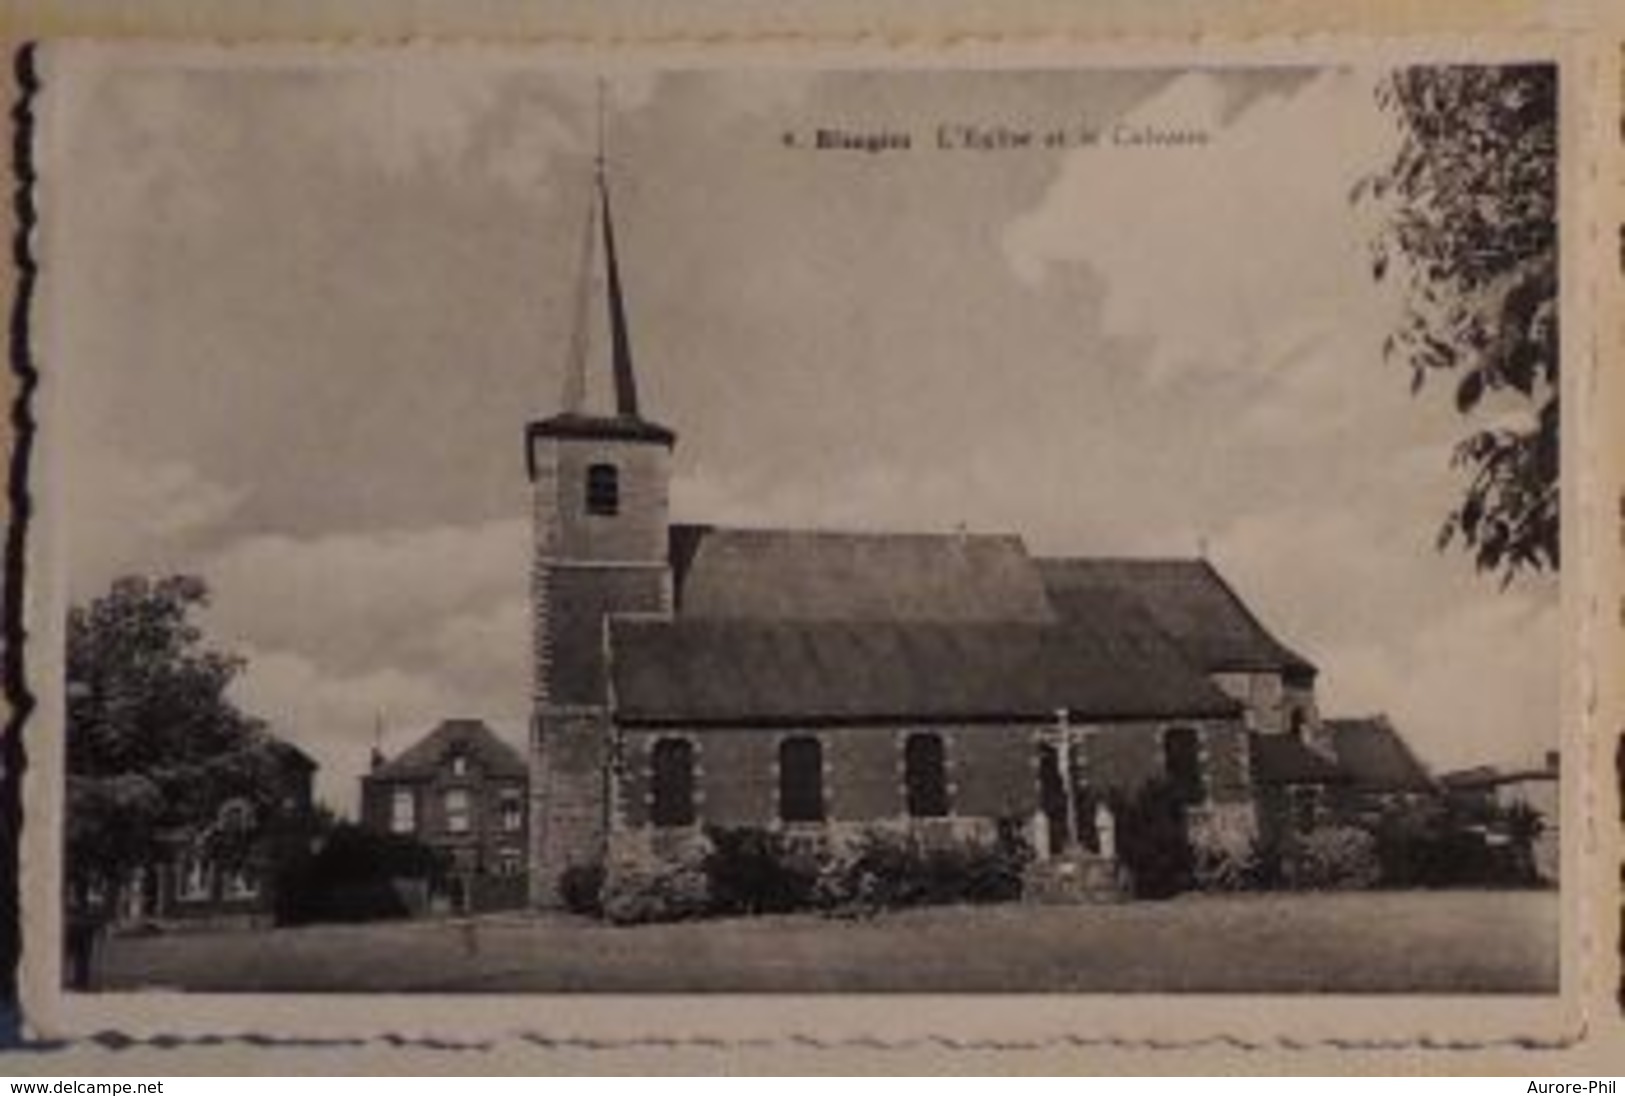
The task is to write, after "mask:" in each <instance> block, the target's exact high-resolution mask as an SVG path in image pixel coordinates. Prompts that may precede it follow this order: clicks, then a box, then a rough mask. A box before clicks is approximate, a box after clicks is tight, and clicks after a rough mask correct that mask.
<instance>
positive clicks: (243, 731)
mask: <svg viewBox="0 0 1625 1096" xmlns="http://www.w3.org/2000/svg"><path fill="white" fill-rule="evenodd" d="M207 604H208V588H207V586H206V585H205V584H204V582H203V580H202V579H199V578H194V577H190V576H175V577H170V578H164V579H159V580H156V581H153V580H149V579H146V578H135V577H129V578H121V579H119V580H118V581H117V582H115V583H114V584H113V586H112V588H111V589H110V590H109V591H108V593H106V594H105V595H103V596H101V597H99V598H97V599H95V600H94V601H92V602H91V603H90V604H89V605H88V606H84V607H79V606H75V607H73V608H72V609H70V610H69V613H68V642H67V673H66V678H67V754H68V813H67V825H66V839H67V866H68V876H69V882H70V885H73V886H75V887H80V888H82V887H85V886H88V885H90V884H92V883H100V884H101V885H102V886H103V887H105V888H106V892H107V893H108V894H110V895H116V894H117V892H118V890H119V888H120V887H121V885H122V884H123V883H124V881H125V880H127V879H128V878H129V875H130V873H131V871H132V869H134V868H137V867H141V866H144V865H148V864H151V863H154V862H155V861H158V860H160V859H161V858H163V857H164V856H165V854H166V852H167V851H168V849H169V844H170V843H172V842H174V841H176V840H184V841H187V842H190V843H192V844H193V845H195V846H196V845H201V846H202V848H203V849H204V850H205V851H206V853H207V855H208V856H209V857H210V858H211V859H212V860H213V861H214V862H216V863H219V864H222V865H223V866H227V867H234V866H240V865H241V864H242V863H243V862H244V861H245V860H246V858H247V857H248V856H249V855H250V853H251V851H252V849H253V848H254V846H255V843H256V841H257V840H258V839H259V837H260V836H261V835H262V834H263V833H265V832H267V830H268V829H269V828H270V827H271V826H274V825H275V824H276V822H277V821H278V817H279V815H280V814H282V813H284V812H285V811H286V810H288V807H289V805H288V804H287V803H286V802H285V792H286V789H285V787H284V785H285V782H286V779H287V775H286V774H287V760H288V758H287V752H288V749H289V748H288V747H286V746H284V745H282V744H281V743H279V742H277V741H276V740H275V739H273V738H271V737H270V736H269V735H268V734H266V733H265V728H264V726H263V724H262V723H261V722H260V721H259V720H257V719H254V718H252V717H251V716H248V715H246V714H244V713H243V712H241V711H239V710H238V708H237V707H236V706H235V705H234V704H233V703H232V702H231V700H230V699H229V698H228V697H227V695H226V694H227V690H228V688H229V686H230V685H231V682H232V681H233V679H234V678H235V677H236V676H237V674H238V673H240V672H241V670H242V668H243V665H244V663H243V661H242V660H241V659H240V658H237V657H234V656H232V655H228V654H224V653H222V652H219V651H215V650H212V649H210V648H209V647H208V646H206V645H205V643H204V638H203V633H202V630H201V629H200V628H199V627H198V626H197V624H196V623H195V621H194V619H193V615H194V613H195V612H196V611H198V610H200V609H202V608H204V607H205V606H206V605H207Z"/></svg>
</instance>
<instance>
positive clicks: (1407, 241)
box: [1356, 65, 1559, 582]
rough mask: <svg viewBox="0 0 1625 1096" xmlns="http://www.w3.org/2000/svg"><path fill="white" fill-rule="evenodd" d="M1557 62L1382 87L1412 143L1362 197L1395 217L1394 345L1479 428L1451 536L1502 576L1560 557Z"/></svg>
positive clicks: (1377, 255)
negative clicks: (1447, 387)
mask: <svg viewBox="0 0 1625 1096" xmlns="http://www.w3.org/2000/svg"><path fill="white" fill-rule="evenodd" d="M1557 94H1558V88H1557V70H1556V68H1555V67H1554V66H1550V65H1505V66H1493V67H1489V66H1473V67H1448V68H1445V67H1416V68H1408V69H1402V70H1400V71H1398V72H1395V73H1393V74H1392V75H1390V76H1389V77H1387V78H1386V79H1385V80H1384V81H1383V83H1382V84H1381V85H1380V86H1379V88H1378V92H1377V99H1378V103H1379V104H1380V106H1381V107H1382V109H1384V110H1386V111H1388V112H1390V113H1391V114H1393V115H1394V116H1395V117H1396V119H1397V120H1398V122H1399V126H1400V131H1401V139H1400V144H1399V148H1398V151H1397V153H1396V155H1395V156H1394V159H1393V161H1392V162H1391V163H1389V164H1388V165H1387V166H1386V168H1385V169H1384V170H1382V171H1381V172H1379V173H1377V174H1373V175H1371V176H1369V177H1368V178H1366V179H1365V180H1363V181H1362V182H1361V183H1360V184H1359V186H1358V187H1357V188H1356V199H1357V200H1362V199H1368V200H1371V201H1373V202H1375V203H1377V204H1378V205H1379V206H1380V207H1381V210H1382V213H1383V221H1382V226H1381V229H1380V230H1379V232H1378V235H1377V237H1376V239H1375V240H1374V241H1373V248H1372V254H1373V273H1374V275H1375V277H1376V278H1377V280H1379V281H1381V280H1384V279H1386V278H1390V277H1392V278H1396V279H1397V278H1402V279H1403V283H1404V288H1405V307H1404V311H1403V314H1402V316H1401V318H1400V321H1399V323H1398V326H1397V328H1396V330H1395V331H1394V332H1393V333H1392V334H1391V335H1390V336H1389V337H1388V339H1387V340H1386V342H1385V343H1384V347H1383V352H1384V355H1385V356H1386V357H1389V358H1395V357H1399V358H1402V359H1403V360H1405V361H1406V362H1408V363H1409V365H1410V367H1411V388H1412V391H1413V392H1418V391H1421V390H1422V388H1423V387H1424V386H1425V385H1426V383H1427V381H1428V379H1429V378H1430V377H1433V376H1435V375H1438V374H1444V373H1448V374H1450V375H1451V378H1452V380H1453V381H1454V383H1455V403H1456V407H1457V409H1458V410H1459V411H1460V412H1461V414H1462V415H1464V416H1466V417H1467V418H1468V419H1469V420H1471V421H1472V423H1473V426H1472V427H1471V429H1470V430H1469V432H1468V434H1467V436H1466V437H1465V438H1463V439H1462V440H1461V441H1460V442H1458V443H1457V445H1456V447H1455V450H1454V454H1453V456H1452V464H1453V465H1454V466H1455V467H1457V468H1459V469H1461V470H1462V471H1463V472H1464V473H1465V475H1466V487H1465V491H1464V493H1463V495H1462V498H1461V501H1460V502H1459V503H1458V504H1457V505H1456V506H1455V507H1454V508H1453V509H1452V510H1451V511H1450V513H1449V514H1448V515H1447V517H1446V518H1445V520H1444V522H1443V524H1442V526H1441V528H1440V531H1439V545H1440V548H1441V549H1443V548H1446V547H1449V546H1450V545H1451V544H1452V543H1453V542H1458V541H1459V542H1460V544H1461V545H1462V546H1463V547H1464V548H1465V549H1466V550H1467V551H1469V552H1470V553H1471V554H1472V557H1473V560H1474V563H1475V564H1476V566H1477V567H1478V569H1479V570H1481V571H1487V572H1494V573H1499V574H1500V575H1501V577H1502V579H1503V582H1510V581H1511V580H1512V579H1513V578H1515V577H1517V576H1518V575H1519V574H1522V573H1528V572H1539V571H1546V570H1551V571H1555V570H1557V569H1558V566H1559V535H1558V533H1559V530H1558V517H1559V485H1558V472H1559V460H1558V452H1559V450H1558V433H1559V431H1558V427H1559V414H1558V405H1559V399H1558V396H1559V392H1558V389H1559V385H1558V295H1557V289H1558V256H1557Z"/></svg>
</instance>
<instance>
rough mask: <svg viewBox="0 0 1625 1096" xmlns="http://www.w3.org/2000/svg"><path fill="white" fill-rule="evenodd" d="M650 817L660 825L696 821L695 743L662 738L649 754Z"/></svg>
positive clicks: (679, 824)
mask: <svg viewBox="0 0 1625 1096" xmlns="http://www.w3.org/2000/svg"><path fill="white" fill-rule="evenodd" d="M649 767H650V803H649V816H650V820H651V821H652V822H654V824H655V825H657V826H692V825H693V824H694V744H693V743H692V742H689V741H688V740H687V739H686V738H662V739H661V740H660V741H658V742H656V743H655V745H654V749H653V751H651V753H650V756H649Z"/></svg>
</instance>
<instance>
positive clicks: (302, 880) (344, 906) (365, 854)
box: [274, 823, 442, 925]
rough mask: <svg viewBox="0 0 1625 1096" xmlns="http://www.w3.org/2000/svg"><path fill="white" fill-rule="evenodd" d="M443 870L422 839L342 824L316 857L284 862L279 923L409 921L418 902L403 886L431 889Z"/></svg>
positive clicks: (280, 872) (280, 870)
mask: <svg viewBox="0 0 1625 1096" xmlns="http://www.w3.org/2000/svg"><path fill="white" fill-rule="evenodd" d="M441 870H442V866H441V863H440V858H439V857H438V856H437V855H436V854H435V852H434V850H433V849H431V848H429V847H428V846H427V845H425V844H423V843H422V842H420V841H416V840H414V839H412V838H409V837H403V836H400V835H397V834H382V833H377V832H374V831H372V830H368V829H365V828H363V827H361V826H357V825H354V824H351V823H341V824H339V825H336V826H334V827H333V829H332V830H331V831H330V832H329V833H328V834H327V835H326V838H325V839H324V840H323V841H322V844H321V847H320V848H319V849H318V850H317V851H316V852H315V853H314V854H312V855H309V856H300V857H293V856H289V857H286V858H283V859H281V860H280V861H279V864H278V871H277V877H276V881H275V887H276V895H275V898H276V905H275V911H274V915H275V919H276V922H277V923H278V924H284V925H297V924H306V923H309V922H313V921H374V920H383V919H387V918H394V917H407V916H410V915H411V913H412V912H413V910H412V904H411V903H410V902H409V901H407V899H406V897H405V896H404V894H403V888H402V887H401V886H399V885H398V883H399V882H400V881H415V882H418V883H421V884H422V885H423V887H424V888H426V887H427V886H428V885H431V884H432V883H433V882H434V881H436V880H437V879H439V877H440V875H441Z"/></svg>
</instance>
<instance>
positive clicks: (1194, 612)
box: [1037, 558, 1315, 674]
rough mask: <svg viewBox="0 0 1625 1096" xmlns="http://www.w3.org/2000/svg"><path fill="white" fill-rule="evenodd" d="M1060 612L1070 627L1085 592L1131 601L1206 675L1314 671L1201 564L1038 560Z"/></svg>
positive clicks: (1201, 561) (1184, 561) (1197, 561)
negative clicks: (1128, 597)
mask: <svg viewBox="0 0 1625 1096" xmlns="http://www.w3.org/2000/svg"><path fill="white" fill-rule="evenodd" d="M1037 562H1038V569H1039V572H1040V574H1041V575H1042V576H1043V581H1044V584H1045V586H1046V587H1047V588H1048V590H1049V595H1050V600H1051V602H1052V603H1053V604H1054V606H1055V608H1056V610H1057V611H1058V612H1059V613H1060V614H1061V615H1062V616H1063V617H1066V618H1068V619H1070V618H1072V617H1073V616H1074V615H1075V614H1076V612H1077V609H1076V606H1075V604H1074V603H1075V601H1076V599H1077V597H1078V596H1079V595H1080V594H1081V593H1082V592H1085V591H1090V590H1100V589H1107V590H1116V591H1118V592H1120V593H1124V594H1130V595H1132V596H1133V597H1135V598H1136V599H1137V600H1138V601H1139V603H1140V604H1141V605H1142V606H1143V607H1144V609H1145V610H1146V612H1147V613H1148V614H1149V615H1150V617H1151V619H1152V620H1154V621H1155V622H1156V624H1157V626H1158V627H1159V628H1161V629H1162V631H1163V632H1164V633H1166V634H1167V636H1168V637H1169V638H1170V639H1172V640H1173V641H1174V642H1175V643H1176V644H1178V646H1179V647H1180V649H1181V650H1183V651H1184V652H1185V653H1186V655H1187V656H1188V657H1189V658H1190V659H1191V660H1192V661H1193V662H1195V663H1197V664H1198V665H1200V666H1201V667H1202V668H1203V669H1205V670H1208V671H1210V672H1212V671H1220V670H1261V669H1268V670H1285V671H1292V672H1297V673H1308V674H1312V673H1314V672H1315V668H1314V665H1313V664H1312V663H1310V662H1309V661H1308V660H1307V659H1305V658H1303V657H1302V656H1301V655H1299V654H1297V653H1296V652H1295V651H1293V650H1292V649H1291V648H1289V647H1287V646H1286V645H1285V644H1283V643H1282V642H1280V641H1279V640H1277V639H1276V638H1275V637H1274V636H1273V635H1271V634H1270V633H1269V631H1268V630H1267V629H1266V628H1265V627H1264V626H1263V624H1261V623H1260V622H1259V620H1258V618H1257V617H1255V616H1253V614H1252V612H1251V610H1249V609H1248V608H1247V606H1246V604H1245V603H1244V602H1243V601H1242V600H1241V598H1240V597H1238V596H1237V595H1236V593H1235V591H1234V590H1232V589H1231V588H1230V585H1229V583H1227V582H1225V580H1224V578H1223V577H1222V576H1221V575H1220V574H1219V572H1218V571H1217V570H1215V569H1214V567H1213V565H1212V564H1210V563H1209V562H1208V561H1207V560H1204V559H1076V558H1073V559H1040V560H1038V561H1037Z"/></svg>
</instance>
